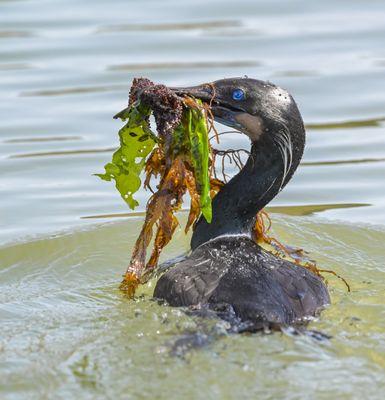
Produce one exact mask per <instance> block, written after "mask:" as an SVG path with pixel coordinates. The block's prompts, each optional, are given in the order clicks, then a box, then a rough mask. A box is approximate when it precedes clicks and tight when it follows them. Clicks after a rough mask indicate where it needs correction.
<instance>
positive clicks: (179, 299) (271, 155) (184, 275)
mask: <svg viewBox="0 0 385 400" xmlns="http://www.w3.org/2000/svg"><path fill="white" fill-rule="evenodd" d="M173 90H174V91H175V93H177V94H178V95H181V96H183V95H191V96H193V97H195V98H198V99H201V100H202V101H204V102H207V103H210V104H211V106H212V112H213V114H214V117H215V120H217V121H218V122H220V123H223V124H225V125H228V126H230V127H232V128H234V129H236V130H239V131H241V132H242V133H244V134H246V135H247V136H248V137H249V138H250V140H251V150H250V156H249V159H248V161H247V163H246V165H245V166H244V168H243V169H242V170H241V171H240V172H239V173H238V174H237V175H235V176H234V177H233V178H232V179H231V180H230V181H229V182H228V183H227V184H226V185H225V186H224V187H223V188H222V189H221V191H220V192H219V193H218V194H217V196H216V197H215V198H214V199H213V204H212V207H213V218H212V222H211V223H207V222H206V220H205V219H204V218H202V217H201V218H200V219H199V221H198V222H197V224H196V226H195V228H194V232H193V235H192V240H191V249H192V253H191V255H190V256H188V257H187V258H186V259H184V260H183V261H181V262H179V263H177V264H175V265H174V266H173V267H171V268H170V269H169V270H168V271H167V272H165V273H164V274H163V275H162V276H161V277H160V279H159V280H158V282H157V284H156V287H155V291H154V297H155V298H158V299H163V300H166V301H167V303H168V304H169V305H171V306H196V305H199V306H203V307H206V308H208V309H210V310H214V311H216V312H217V313H218V315H221V316H222V317H223V318H225V319H226V318H230V316H233V317H234V318H235V319H236V320H237V321H239V322H241V323H242V324H243V326H246V329H245V330H250V331H255V330H259V329H265V328H280V327H283V326H291V325H297V324H300V323H303V322H305V321H306V320H307V319H308V318H309V317H312V316H315V315H316V314H317V313H318V312H319V311H320V310H321V309H322V308H323V307H324V306H325V305H327V304H328V303H329V301H330V298H329V294H328V291H327V288H326V286H325V284H324V283H323V281H322V279H320V278H319V277H318V276H316V275H315V274H313V273H312V272H310V271H309V270H307V269H305V268H303V267H301V266H298V265H295V264H294V263H291V262H289V261H287V260H283V259H281V258H279V257H276V256H274V255H273V254H271V253H269V252H267V251H266V250H264V249H263V248H261V247H260V246H259V245H258V244H256V243H255V242H254V241H253V240H252V229H253V226H254V224H255V218H256V214H257V212H258V211H259V210H261V209H262V208H263V207H265V206H266V205H267V204H268V203H269V202H270V201H271V200H272V199H273V198H274V197H275V196H276V195H277V194H278V193H279V192H280V191H281V190H282V188H283V187H284V186H285V185H286V184H287V182H288V181H289V180H290V179H291V177H292V175H293V173H294V171H295V170H296V169H297V167H298V164H299V162H300V160H301V157H302V154H303V150H304V146H305V129H304V125H303V121H302V118H301V114H300V112H299V110H298V108H297V105H296V103H295V101H294V99H293V98H292V96H291V95H290V94H289V93H288V92H287V91H286V90H284V89H282V88H280V87H278V86H276V85H273V84H271V83H269V82H264V81H260V80H256V79H250V78H247V77H246V78H230V79H222V80H218V81H215V82H213V83H210V84H203V85H200V86H195V87H187V88H174V89H173ZM226 315H227V317H226Z"/></svg>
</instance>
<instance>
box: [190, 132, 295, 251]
mask: <svg viewBox="0 0 385 400" xmlns="http://www.w3.org/2000/svg"><path fill="white" fill-rule="evenodd" d="M302 151H303V147H302V150H301V149H300V152H299V154H296V152H294V153H293V154H292V158H293V159H292V162H291V165H290V168H289V170H288V171H286V172H287V173H286V174H285V165H284V158H283V157H282V154H281V153H280V150H279V148H278V146H277V145H276V143H275V142H274V141H273V140H272V139H271V138H270V137H269V136H267V137H265V138H260V139H259V140H258V142H254V143H253V144H252V146H251V151H250V156H249V158H248V160H247V162H246V164H245V166H244V167H243V168H242V170H241V171H240V172H239V173H238V174H237V175H235V176H234V177H233V178H232V179H231V180H230V181H229V182H228V183H227V184H225V185H224V186H223V188H222V189H221V190H220V192H219V193H218V194H217V195H216V196H215V197H214V199H213V202H212V211H213V218H212V221H211V223H207V221H206V220H205V219H204V218H202V217H201V218H200V219H199V221H198V222H197V224H196V226H195V229H194V232H193V235H192V239H191V248H192V249H193V250H194V249H195V248H196V247H198V246H199V245H201V244H203V243H205V242H207V241H208V240H211V239H214V238H216V237H219V236H223V235H239V234H243V235H248V236H250V237H252V231H253V228H254V225H255V220H256V215H257V213H258V212H259V211H260V210H261V209H262V208H263V207H265V206H266V204H268V203H269V202H270V201H271V200H272V199H273V198H274V197H275V196H276V195H277V194H278V193H279V191H280V190H281V189H282V187H283V186H284V185H285V184H286V183H287V182H288V181H289V180H290V178H291V176H292V174H293V172H294V171H295V169H296V168H297V166H298V164H299V161H300V159H301V156H302Z"/></svg>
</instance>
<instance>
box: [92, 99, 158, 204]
mask: <svg viewBox="0 0 385 400" xmlns="http://www.w3.org/2000/svg"><path fill="white" fill-rule="evenodd" d="M150 112H151V110H150V109H149V108H148V107H144V106H141V105H140V104H139V105H133V106H132V107H131V108H130V109H129V110H127V112H125V113H124V114H123V115H121V118H122V119H123V120H124V119H128V122H127V124H126V125H125V126H124V127H123V128H121V129H120V131H119V139H120V147H119V149H118V150H117V151H116V152H115V153H114V154H113V156H112V161H111V162H110V163H108V164H106V165H105V166H104V169H105V173H104V174H95V175H96V176H98V177H99V178H101V179H103V180H105V181H111V180H114V181H115V186H116V189H117V190H118V191H119V193H120V195H121V196H122V198H123V200H124V201H125V202H126V203H127V204H128V206H129V207H130V208H131V209H132V210H133V209H134V208H135V207H136V206H137V205H138V204H139V203H138V202H137V201H136V200H135V199H134V198H133V195H134V194H135V193H136V192H137V191H138V189H139V188H140V185H141V180H140V174H141V172H142V170H143V168H144V165H145V162H146V158H147V156H148V155H149V154H150V152H151V150H152V149H153V148H154V145H155V143H156V137H155V135H154V134H153V133H152V131H151V129H150V127H149V123H148V117H149V115H150Z"/></svg>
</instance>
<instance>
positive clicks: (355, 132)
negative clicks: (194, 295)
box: [0, 0, 385, 399]
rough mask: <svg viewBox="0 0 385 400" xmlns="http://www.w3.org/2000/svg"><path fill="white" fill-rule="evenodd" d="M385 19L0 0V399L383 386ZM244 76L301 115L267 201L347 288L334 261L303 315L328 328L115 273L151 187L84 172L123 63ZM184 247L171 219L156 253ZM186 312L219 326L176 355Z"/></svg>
mask: <svg viewBox="0 0 385 400" xmlns="http://www.w3.org/2000/svg"><path fill="white" fill-rule="evenodd" d="M384 20H385V5H384V3H383V2H382V1H371V2H366V1H364V0H354V1H349V2H348V1H343V0H341V1H338V2H335V1H330V0H327V1H323V2H308V1H304V0H295V1H286V0H285V1H279V2H278V1H271V0H270V1H255V0H249V1H248V0H241V1H237V2H230V1H227V0H225V1H223V0H221V1H219V0H213V1H210V2H204V1H201V0H196V1H194V2H192V1H185V2H183V3H182V2H177V1H175V0H164V1H162V2H159V1H149V0H145V1H141V2H134V1H119V0H116V1H114V2H106V1H100V0H94V1H92V2H91V1H88V0H85V1H82V2H77V1H73V0H66V1H64V0H50V1H45V0H20V1H8V0H2V1H0V87H1V90H0V105H1V106H0V277H1V279H0V284H1V290H0V304H1V305H0V318H1V334H0V396H1V398H12V399H15V398H16V399H18V398H20V399H25V398H36V399H41V398H50V399H51V398H66V399H70V398H79V397H80V398H95V397H96V398H99V397H100V398H145V397H153V398H199V397H202V395H203V394H204V396H205V397H206V398H219V397H222V398H235V397H238V396H245V397H246V396H254V397H255V396H258V398H282V397H286V398H293V399H295V398H299V397H301V398H330V397H335V398H341V399H343V398H347V399H350V398H361V397H365V398H381V394H382V393H383V390H384V388H385V373H384V370H385V330H384V328H385V327H384V320H385V319H384V317H385V306H384V300H383V293H384V289H385V288H384V284H383V282H384V279H383V276H384V272H385V271H384V261H383V260H384V250H383V243H384V240H385V228H384V225H385V200H384V198H385V196H384V195H385V184H384V176H385V52H384V49H383V43H384V42H385V24H384ZM242 75H248V76H250V77H256V78H260V79H266V80H270V81H273V82H275V83H278V84H280V85H282V86H283V87H285V88H287V89H288V90H289V91H290V92H291V93H292V94H293V95H294V97H295V98H296V100H297V102H298V104H299V107H300V109H301V112H302V114H303V117H304V120H305V123H306V125H307V132H308V140H307V149H306V153H305V157H304V160H303V162H302V165H301V166H300V168H299V170H298V172H297V174H296V175H295V178H294V179H293V181H292V182H291V183H290V185H289V186H288V187H287V188H286V189H285V190H284V191H283V192H282V193H281V194H280V195H279V196H278V197H277V198H276V199H275V200H274V201H273V202H272V204H271V206H270V208H269V209H270V211H272V212H273V213H272V214H271V215H272V218H273V222H274V229H275V233H276V235H277V236H278V237H279V238H281V239H282V240H284V241H286V242H288V243H290V244H292V245H297V246H303V247H305V249H306V250H308V251H310V253H311V256H312V257H313V258H315V259H317V261H318V264H319V266H320V267H321V268H324V269H333V270H334V271H335V272H337V273H338V274H341V275H342V276H343V277H344V278H345V279H347V280H348V281H349V283H350V285H351V287H352V292H351V293H347V292H346V289H345V287H344V285H343V283H342V282H341V281H339V280H338V279H337V278H335V277H334V276H327V279H328V281H329V286H330V290H331V295H332V301H333V304H332V306H331V307H329V309H328V310H327V311H326V312H324V313H323V314H322V317H321V318H320V319H319V320H318V321H315V322H314V323H313V324H312V328H314V329H319V330H322V331H325V332H327V333H328V334H330V335H333V339H332V340H331V341H330V342H328V343H314V342H313V341H311V340H310V339H308V338H303V337H294V338H293V337H289V336H285V335H280V334H275V335H267V336H226V335H225V336H222V335H221V334H219V333H218V332H223V327H221V326H220V324H219V326H215V324H214V326H211V325H210V324H209V323H208V322H204V321H199V320H195V319H193V318H189V317H187V316H185V315H184V314H183V313H181V312H180V311H179V310H173V309H170V308H167V307H164V306H160V305H158V304H157V303H155V302H153V301H152V300H151V293H152V288H153V284H154V283H153V282H151V285H152V286H151V285H150V286H149V287H147V288H144V289H143V293H142V294H143V296H142V297H140V298H139V299H138V300H137V301H136V302H130V301H128V300H127V299H125V298H124V297H123V296H122V294H121V293H120V292H119V291H118V289H117V282H119V280H120V276H121V274H122V272H123V270H124V267H125V265H126V263H127V260H128V256H129V251H130V249H131V248H132V245H133V242H134V240H135V237H136V235H137V233H138V229H139V227H140V223H141V220H142V217H143V214H142V213H141V212H142V211H143V210H144V204H145V201H146V199H147V197H148V193H146V192H140V193H139V194H138V196H137V197H138V199H139V201H140V203H141V207H139V208H138V210H136V211H138V212H137V213H135V214H132V213H129V210H128V209H127V208H126V206H125V204H123V202H122V201H121V199H120V197H119V195H118V194H117V193H115V191H114V189H113V187H112V186H111V185H108V184H106V183H105V182H102V181H100V180H98V179H97V178H96V177H93V176H92V174H93V173H96V172H101V171H102V167H103V165H104V163H106V162H107V161H108V160H109V159H110V157H111V153H112V151H113V150H114V148H115V147H116V145H117V135H116V132H117V129H118V128H119V122H117V121H115V120H112V115H114V114H115V113H116V112H117V111H118V110H120V109H121V108H122V107H124V106H125V104H126V101H127V92H128V85H129V82H130V81H131V80H132V78H133V77H135V76H146V77H149V78H150V79H152V80H154V81H157V82H164V83H166V84H168V85H189V84H197V83H201V82H207V81H210V80H213V79H218V78H222V77H229V76H242ZM224 138H225V140H224V142H223V145H224V146H231V147H239V146H245V145H247V142H246V141H245V140H244V138H242V137H241V136H240V135H235V134H234V135H226V136H224ZM184 218H185V217H184V214H181V219H182V220H183V219H184ZM187 249H188V238H186V237H184V235H183V233H182V231H180V232H178V235H177V238H176V239H175V240H174V242H173V243H172V244H171V245H170V246H169V247H168V248H167V250H166V251H165V253H164V255H163V258H164V259H168V258H170V257H173V256H176V255H178V254H180V253H181V252H183V251H186V250H187ZM221 329H222V330H221ZM186 331H188V332H191V331H198V332H201V333H202V335H211V334H212V332H217V336H218V337H217V336H215V334H214V336H215V337H216V340H214V341H213V342H212V343H211V344H210V346H208V347H207V348H205V349H201V350H199V351H192V352H190V353H188V354H187V356H186V359H181V358H175V357H171V356H170V355H169V353H168V349H169V348H170V343H173V342H174V341H175V340H176V338H178V337H180V336H181V335H183V334H185V332H186Z"/></svg>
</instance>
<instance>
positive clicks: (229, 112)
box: [170, 83, 244, 130]
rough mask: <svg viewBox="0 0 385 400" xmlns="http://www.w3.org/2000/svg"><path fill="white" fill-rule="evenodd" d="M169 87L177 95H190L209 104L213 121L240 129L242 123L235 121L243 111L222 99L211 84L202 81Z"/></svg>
mask: <svg viewBox="0 0 385 400" xmlns="http://www.w3.org/2000/svg"><path fill="white" fill-rule="evenodd" d="M170 89H171V90H172V91H174V93H175V94H177V95H178V96H191V97H194V98H196V99H199V100H202V101H203V102H204V103H207V104H210V105H211V111H212V114H213V116H214V119H215V121H217V122H219V123H221V124H224V125H227V126H229V127H231V128H235V129H238V130H242V125H241V124H239V122H238V121H237V117H238V115H239V114H241V113H244V111H243V110H242V109H238V108H235V107H233V106H231V105H230V104H227V103H226V102H225V101H223V100H222V99H221V98H220V95H219V93H216V91H215V87H214V86H213V84H210V83H204V84H202V85H198V86H190V87H172V88H170Z"/></svg>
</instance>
